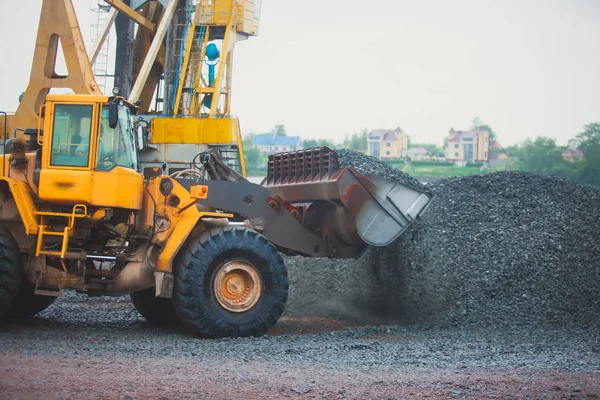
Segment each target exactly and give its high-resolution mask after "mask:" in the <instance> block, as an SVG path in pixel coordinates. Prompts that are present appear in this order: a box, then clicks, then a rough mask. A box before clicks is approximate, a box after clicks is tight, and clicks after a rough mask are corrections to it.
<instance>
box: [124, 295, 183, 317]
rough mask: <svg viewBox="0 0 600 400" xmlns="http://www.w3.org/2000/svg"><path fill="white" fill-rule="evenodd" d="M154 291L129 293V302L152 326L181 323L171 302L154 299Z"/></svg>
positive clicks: (159, 298) (164, 299)
mask: <svg viewBox="0 0 600 400" xmlns="http://www.w3.org/2000/svg"><path fill="white" fill-rule="evenodd" d="M154 293H155V289H154V288H150V289H144V290H140V291H139V292H134V293H131V294H130V295H129V296H130V297H131V302H132V303H133V305H134V307H135V308H136V310H138V312H139V313H140V314H142V317H144V318H146V320H147V321H148V323H150V324H152V325H163V326H170V325H178V324H180V323H181V321H180V320H179V317H177V314H176V313H175V309H174V308H173V301H172V300H171V299H167V298H164V297H156V296H155V295H154Z"/></svg>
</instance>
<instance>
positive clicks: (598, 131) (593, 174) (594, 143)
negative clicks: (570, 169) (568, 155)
mask: <svg viewBox="0 0 600 400" xmlns="http://www.w3.org/2000/svg"><path fill="white" fill-rule="evenodd" d="M577 138H578V139H579V140H580V141H581V142H580V144H579V149H580V150H581V151H582V152H583V162H582V164H581V165H579V168H578V171H577V178H578V180H579V181H581V182H583V183H588V184H591V185H599V186H600V123H597V122H594V123H591V124H588V125H586V126H585V127H584V129H583V132H581V133H579V134H578V135H577Z"/></svg>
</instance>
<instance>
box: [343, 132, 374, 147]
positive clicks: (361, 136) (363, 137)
mask: <svg viewBox="0 0 600 400" xmlns="http://www.w3.org/2000/svg"><path fill="white" fill-rule="evenodd" d="M367 136H368V131H367V130H366V129H363V130H361V131H360V132H359V133H353V134H352V136H350V135H346V138H345V139H344V141H343V142H342V145H341V147H343V148H346V149H352V150H355V151H361V152H365V151H367V145H368V140H367Z"/></svg>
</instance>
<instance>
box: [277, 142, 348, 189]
mask: <svg viewBox="0 0 600 400" xmlns="http://www.w3.org/2000/svg"><path fill="white" fill-rule="evenodd" d="M338 169H339V164H338V159H337V153H336V152H335V151H333V150H331V149H330V148H328V147H316V148H313V149H306V150H298V151H293V152H288V153H277V154H273V155H270V156H269V163H268V166H267V186H270V185H291V184H296V183H308V182H319V181H322V180H328V179H329V178H330V177H331V176H332V175H333V174H334V172H336V171H337V170H338Z"/></svg>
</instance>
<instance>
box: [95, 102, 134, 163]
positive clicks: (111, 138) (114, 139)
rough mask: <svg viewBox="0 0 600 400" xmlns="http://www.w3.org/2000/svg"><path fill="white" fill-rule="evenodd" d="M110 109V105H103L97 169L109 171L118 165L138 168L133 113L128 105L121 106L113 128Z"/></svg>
mask: <svg viewBox="0 0 600 400" xmlns="http://www.w3.org/2000/svg"><path fill="white" fill-rule="evenodd" d="M108 109H109V107H108V105H104V106H102V113H101V115H100V137H99V139H98V159H97V162H96V170H97V171H109V170H111V169H112V168H114V167H116V166H121V167H126V168H132V169H136V167H137V158H136V155H137V153H136V149H135V144H134V142H133V128H132V126H131V114H130V113H129V111H128V109H127V107H125V106H119V111H118V113H119V122H118V124H117V126H116V127H115V128H114V129H112V128H111V127H110V126H109V124H108V114H109V111H108Z"/></svg>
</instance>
